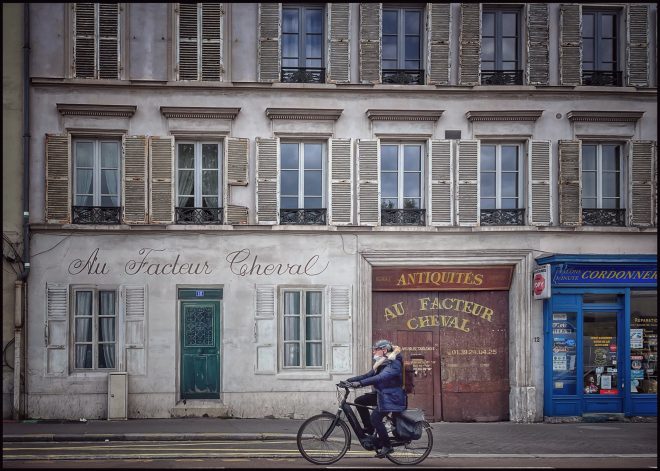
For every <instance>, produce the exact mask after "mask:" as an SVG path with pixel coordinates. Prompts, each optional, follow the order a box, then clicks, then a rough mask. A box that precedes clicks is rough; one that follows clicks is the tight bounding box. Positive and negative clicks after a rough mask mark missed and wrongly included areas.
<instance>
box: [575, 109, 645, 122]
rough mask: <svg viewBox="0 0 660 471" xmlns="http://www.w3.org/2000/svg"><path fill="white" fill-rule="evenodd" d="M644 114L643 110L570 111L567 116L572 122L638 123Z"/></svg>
mask: <svg viewBox="0 0 660 471" xmlns="http://www.w3.org/2000/svg"><path fill="white" fill-rule="evenodd" d="M643 114H644V112H643V111H569V112H568V114H567V115H566V117H567V118H568V120H569V121H572V122H588V123H636V122H637V121H639V119H640V118H641V117H642V115H643Z"/></svg>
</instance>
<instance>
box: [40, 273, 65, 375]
mask: <svg viewBox="0 0 660 471" xmlns="http://www.w3.org/2000/svg"><path fill="white" fill-rule="evenodd" d="M44 343H45V345H46V375H48V376H66V375H67V374H68V372H69V353H68V352H69V285H66V284H62V283H46V319H45V321H44Z"/></svg>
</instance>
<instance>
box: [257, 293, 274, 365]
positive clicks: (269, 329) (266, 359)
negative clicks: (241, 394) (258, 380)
mask: <svg viewBox="0 0 660 471" xmlns="http://www.w3.org/2000/svg"><path fill="white" fill-rule="evenodd" d="M255 298H256V300H255V301H256V305H255V310H254V312H255V316H254V340H255V343H256V351H255V362H254V371H255V373H260V374H274V373H275V372H276V371H277V315H276V313H277V307H276V304H275V303H276V296H275V286H274V285H256V291H255Z"/></svg>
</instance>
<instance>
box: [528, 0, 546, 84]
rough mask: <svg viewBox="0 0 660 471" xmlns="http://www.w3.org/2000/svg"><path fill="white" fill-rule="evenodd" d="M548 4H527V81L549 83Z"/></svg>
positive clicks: (530, 82)
mask: <svg viewBox="0 0 660 471" xmlns="http://www.w3.org/2000/svg"><path fill="white" fill-rule="evenodd" d="M548 20H549V18H548V4H547V3H528V4H527V83H529V84H530V85H548V83H549V82H548V81H549V77H550V69H549V63H550V61H549V56H548V38H549V32H548Z"/></svg>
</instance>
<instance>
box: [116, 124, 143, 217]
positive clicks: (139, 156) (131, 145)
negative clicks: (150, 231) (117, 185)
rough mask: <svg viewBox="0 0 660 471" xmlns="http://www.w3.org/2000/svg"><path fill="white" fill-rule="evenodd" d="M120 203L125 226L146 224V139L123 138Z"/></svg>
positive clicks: (140, 137) (137, 137)
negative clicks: (121, 202)
mask: <svg viewBox="0 0 660 471" xmlns="http://www.w3.org/2000/svg"><path fill="white" fill-rule="evenodd" d="M122 144H123V145H122V148H123V153H124V158H123V159H122V162H123V164H124V169H123V171H122V175H123V177H124V178H123V180H122V201H123V202H124V215H123V218H122V220H123V222H124V223H125V224H146V223H147V138H146V137H145V136H124V137H123V143H122Z"/></svg>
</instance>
